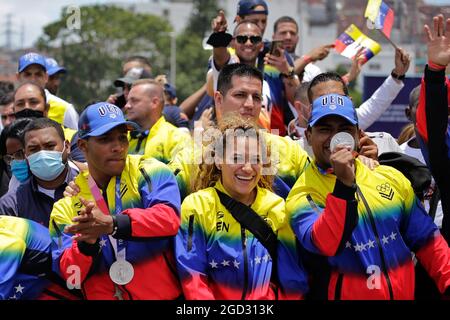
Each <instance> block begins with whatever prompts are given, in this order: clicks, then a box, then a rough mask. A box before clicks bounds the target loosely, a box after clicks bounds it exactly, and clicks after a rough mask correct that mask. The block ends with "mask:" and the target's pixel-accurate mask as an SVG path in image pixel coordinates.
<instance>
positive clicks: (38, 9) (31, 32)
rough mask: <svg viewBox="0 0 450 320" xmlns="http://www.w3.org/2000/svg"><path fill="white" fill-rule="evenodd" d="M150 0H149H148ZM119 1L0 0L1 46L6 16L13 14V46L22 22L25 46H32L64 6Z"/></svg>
mask: <svg viewBox="0 0 450 320" xmlns="http://www.w3.org/2000/svg"><path fill="white" fill-rule="evenodd" d="M147 1H148V0H147ZM111 2H117V1H111V0H40V1H36V0H16V1H11V0H0V13H1V15H2V17H1V18H0V46H3V45H4V44H5V34H4V31H5V18H4V17H5V16H6V15H7V14H9V13H10V14H12V18H11V20H12V29H13V30H14V31H16V34H15V35H14V36H13V39H12V43H13V47H15V48H17V47H19V46H20V31H21V28H22V23H23V24H24V26H25V46H31V45H32V44H33V43H34V41H36V39H37V38H38V37H39V36H40V35H41V34H42V27H43V26H45V25H46V24H48V23H51V22H53V21H55V20H57V19H58V18H59V17H60V15H61V10H62V8H63V7H66V6H70V5H76V6H82V5H86V4H103V3H111ZM120 2H130V3H137V2H146V1H144V0H120Z"/></svg>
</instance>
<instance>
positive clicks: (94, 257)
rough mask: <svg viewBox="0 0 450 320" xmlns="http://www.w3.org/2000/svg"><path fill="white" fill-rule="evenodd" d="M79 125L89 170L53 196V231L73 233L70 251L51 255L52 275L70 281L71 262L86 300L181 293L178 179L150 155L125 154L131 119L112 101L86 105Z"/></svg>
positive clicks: (54, 233) (80, 141) (81, 147)
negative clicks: (176, 246) (176, 245)
mask: <svg viewBox="0 0 450 320" xmlns="http://www.w3.org/2000/svg"><path fill="white" fill-rule="evenodd" d="M79 127H80V131H79V135H80V140H79V141H78V146H79V148H80V149H81V150H82V151H83V153H84V155H85V158H86V160H87V163H88V167H89V171H83V172H82V173H80V174H79V175H78V177H77V178H76V179H75V183H76V184H77V185H78V186H79V189H80V192H79V193H78V194H77V195H74V196H72V197H66V198H64V199H62V200H60V201H58V202H57V203H56V204H55V206H54V208H53V211H52V213H51V217H50V219H51V226H50V232H51V234H52V236H58V234H61V232H64V233H65V234H69V235H71V236H73V243H71V244H69V248H68V249H62V250H60V251H58V252H56V253H55V255H54V256H55V257H57V258H56V260H55V264H54V265H55V269H56V272H57V273H58V274H60V275H61V276H62V277H63V278H64V279H69V278H71V276H72V273H73V266H76V267H77V268H78V269H77V270H78V272H79V275H80V279H81V284H80V285H81V286H82V290H83V293H84V295H85V297H86V298H87V299H101V300H115V299H117V300H131V299H133V300H135V299H176V298H178V297H179V296H180V295H181V289H180V285H179V282H178V279H177V275H176V273H175V272H174V270H175V269H174V266H175V265H174V255H173V250H172V242H173V237H174V236H175V235H176V234H177V231H178V228H179V226H180V217H179V214H180V197H179V191H178V187H177V183H176V180H175V176H174V175H173V173H172V172H171V171H170V169H169V168H168V167H167V166H166V165H164V164H163V163H161V162H159V161H158V160H156V159H154V158H148V159H145V160H144V158H143V157H142V156H139V155H127V153H128V137H127V133H128V131H129V130H132V129H133V128H135V127H136V124H135V123H133V122H130V121H126V120H125V118H124V116H123V113H122V111H121V110H120V109H119V108H118V107H117V106H115V105H112V104H109V103H106V102H101V103H97V104H93V105H90V106H88V107H87V108H86V109H85V110H84V111H83V113H82V114H81V116H80V121H79ZM67 239H68V238H64V239H62V240H63V241H67ZM70 241H72V240H70ZM65 244H66V245H67V243H65ZM65 247H66V248H67V246H65Z"/></svg>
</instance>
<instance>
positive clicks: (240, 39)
mask: <svg viewBox="0 0 450 320" xmlns="http://www.w3.org/2000/svg"><path fill="white" fill-rule="evenodd" d="M235 39H236V41H237V42H238V43H240V44H244V43H247V41H248V39H250V42H251V43H252V44H257V43H260V42H261V41H262V37H261V36H236V37H235Z"/></svg>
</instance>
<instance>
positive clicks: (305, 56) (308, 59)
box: [302, 54, 312, 64]
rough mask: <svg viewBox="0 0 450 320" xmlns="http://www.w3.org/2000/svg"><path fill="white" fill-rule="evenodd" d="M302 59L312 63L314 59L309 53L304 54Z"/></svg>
mask: <svg viewBox="0 0 450 320" xmlns="http://www.w3.org/2000/svg"><path fill="white" fill-rule="evenodd" d="M302 59H303V60H304V61H305V62H306V64H308V63H311V61H312V59H311V57H310V56H308V55H307V54H305V55H303V56H302Z"/></svg>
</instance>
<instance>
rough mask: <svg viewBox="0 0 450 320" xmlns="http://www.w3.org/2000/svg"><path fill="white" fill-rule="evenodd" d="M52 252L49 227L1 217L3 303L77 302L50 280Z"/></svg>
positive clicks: (0, 256) (0, 268) (0, 295)
mask: <svg viewBox="0 0 450 320" xmlns="http://www.w3.org/2000/svg"><path fill="white" fill-rule="evenodd" d="M51 249H52V240H51V238H50V234H49V232H48V229H47V228H46V227H44V226H42V225H40V224H39V223H37V222H35V221H32V220H28V219H24V218H19V217H14V216H0V261H1V263H0V300H31V299H45V300H49V299H52V300H53V299H76V297H75V296H72V294H70V293H69V292H68V291H67V290H65V288H64V287H62V286H60V285H59V283H57V282H56V281H55V280H56V278H55V277H51V275H52V268H51V266H52V251H51ZM50 279H53V282H51V281H50ZM59 280H60V281H59V282H61V283H63V284H64V282H63V281H62V279H59Z"/></svg>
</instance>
